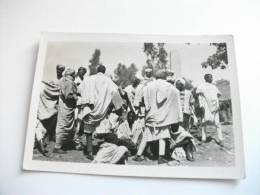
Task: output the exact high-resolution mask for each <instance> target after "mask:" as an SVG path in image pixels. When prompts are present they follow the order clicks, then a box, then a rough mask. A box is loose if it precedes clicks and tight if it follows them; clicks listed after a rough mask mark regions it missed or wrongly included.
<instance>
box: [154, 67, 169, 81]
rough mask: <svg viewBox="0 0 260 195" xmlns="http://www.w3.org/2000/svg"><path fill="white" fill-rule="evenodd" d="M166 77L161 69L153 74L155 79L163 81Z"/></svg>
mask: <svg viewBox="0 0 260 195" xmlns="http://www.w3.org/2000/svg"><path fill="white" fill-rule="evenodd" d="M166 76H167V74H166V72H165V70H162V69H159V70H157V71H156V73H155V77H156V78H160V79H165V78H166Z"/></svg>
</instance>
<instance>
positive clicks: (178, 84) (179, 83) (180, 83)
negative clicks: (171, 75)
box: [176, 81, 184, 91]
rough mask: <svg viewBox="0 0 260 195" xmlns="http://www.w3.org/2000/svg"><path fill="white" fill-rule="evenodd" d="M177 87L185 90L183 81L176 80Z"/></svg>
mask: <svg viewBox="0 0 260 195" xmlns="http://www.w3.org/2000/svg"><path fill="white" fill-rule="evenodd" d="M176 88H177V89H179V90H180V91H182V90H184V85H183V83H182V82H181V81H177V82H176Z"/></svg>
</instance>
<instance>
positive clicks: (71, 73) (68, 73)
mask: <svg viewBox="0 0 260 195" xmlns="http://www.w3.org/2000/svg"><path fill="white" fill-rule="evenodd" d="M64 75H65V76H73V75H75V70H73V69H71V68H68V69H67V70H66V71H65V74H64Z"/></svg>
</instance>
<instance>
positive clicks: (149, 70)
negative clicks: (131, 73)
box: [144, 66, 153, 72]
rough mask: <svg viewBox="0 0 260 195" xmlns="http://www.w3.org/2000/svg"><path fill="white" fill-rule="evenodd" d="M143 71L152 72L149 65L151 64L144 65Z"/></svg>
mask: <svg viewBox="0 0 260 195" xmlns="http://www.w3.org/2000/svg"><path fill="white" fill-rule="evenodd" d="M144 71H145V72H152V71H153V67H151V66H146V67H145V68H144Z"/></svg>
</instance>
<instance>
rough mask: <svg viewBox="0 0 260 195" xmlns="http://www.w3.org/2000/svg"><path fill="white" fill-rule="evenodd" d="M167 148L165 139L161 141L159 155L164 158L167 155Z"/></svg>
mask: <svg viewBox="0 0 260 195" xmlns="http://www.w3.org/2000/svg"><path fill="white" fill-rule="evenodd" d="M165 146H166V142H165V140H164V139H160V140H159V155H160V156H164V155H165Z"/></svg>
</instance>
